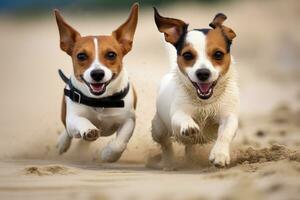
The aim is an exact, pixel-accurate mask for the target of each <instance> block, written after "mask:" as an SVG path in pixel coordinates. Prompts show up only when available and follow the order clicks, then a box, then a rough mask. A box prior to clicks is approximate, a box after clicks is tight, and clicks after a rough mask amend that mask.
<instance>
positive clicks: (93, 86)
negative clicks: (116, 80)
mask: <svg viewBox="0 0 300 200" xmlns="http://www.w3.org/2000/svg"><path fill="white" fill-rule="evenodd" d="M81 79H82V80H83V82H84V83H85V84H86V85H87V86H88V87H89V89H90V92H91V93H92V94H93V95H101V94H103V93H104V92H105V90H106V86H107V85H108V84H109V82H110V81H107V82H104V83H89V82H87V81H86V80H85V79H84V78H83V77H81Z"/></svg>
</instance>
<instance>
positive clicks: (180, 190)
mask: <svg viewBox="0 0 300 200" xmlns="http://www.w3.org/2000/svg"><path fill="white" fill-rule="evenodd" d="M220 11H222V12H224V13H226V14H227V16H228V20H227V21H226V24H227V25H228V26H230V27H231V28H232V29H233V30H234V31H235V32H236V33H237V38H236V40H235V41H234V43H233V47H232V54H233V56H234V58H235V64H234V67H235V68H236V69H237V71H238V73H239V85H240V97H241V111H240V126H239V130H238V134H237V136H236V138H235V139H234V142H233V143H232V148H231V157H232V163H231V166H230V167H228V168H224V169H218V168H215V167H213V166H211V165H210V164H209V162H208V155H209V152H210V149H211V145H210V144H208V145H205V146H199V148H198V150H197V152H195V155H194V158H195V159H194V160H193V163H185V162H184V161H183V160H184V158H183V147H182V146H180V145H178V144H176V158H177V161H178V168H177V170H176V171H160V170H155V169H152V168H149V167H147V166H148V165H147V163H148V160H149V158H151V157H152V156H154V155H156V154H157V153H158V152H159V147H158V146H157V145H156V144H155V143H154V142H153V140H152V138H151V132H150V129H151V128H150V127H151V120H152V118H153V116H154V113H155V97H156V92H157V87H158V85H159V81H160V79H161V78H162V76H163V75H164V74H165V73H166V72H167V71H168V70H169V58H168V53H167V51H166V48H165V44H164V41H163V38H162V35H160V34H159V32H158V31H157V29H156V27H155V24H154V21H153V13H152V10H151V9H150V8H146V9H143V8H142V10H141V15H140V19H139V24H138V28H137V32H136V36H135V40H134V47H133V50H132V51H131V52H130V53H129V54H128V55H127V56H126V57H125V60H124V66H125V67H126V68H127V70H128V72H129V75H130V80H131V81H132V82H133V83H134V85H135V86H136V89H137V93H138V106H137V125H136V128H135V132H134V135H133V137H132V139H131V140H130V142H129V145H128V148H127V149H126V151H125V152H124V154H123V156H122V157H121V159H120V161H118V162H117V163H112V164H107V163H101V161H100V158H99V152H100V151H101V149H102V148H103V147H104V146H105V144H107V142H109V141H110V140H111V138H112V137H113V136H112V137H107V138H99V139H98V140H97V141H95V142H92V143H90V142H86V141H82V140H79V139H78V140H73V143H72V146H71V148H70V150H69V151H68V152H67V153H65V154H63V155H61V156H60V155H58V153H57V149H56V147H55V146H56V141H57V139H58V135H59V134H60V132H61V131H62V130H63V125H62V123H61V122H60V103H61V102H60V101H61V96H62V91H63V87H64V84H63V82H62V81H61V80H60V78H59V76H58V74H57V70H58V69H59V68H60V69H63V71H64V72H65V73H66V74H71V73H72V63H71V59H70V58H69V57H68V56H67V55H66V54H65V53H63V52H62V51H61V50H60V49H59V38H58V31H57V27H56V24H55V20H54V17H53V16H52V13H50V11H49V13H48V15H47V16H43V17H36V18H30V19H27V18H25V19H20V18H14V17H9V16H5V15H1V16H0V35H1V37H0V44H1V46H2V48H0V58H1V68H0V70H1V73H0V90H1V92H2V93H1V100H0V109H1V114H0V119H1V120H0V136H1V140H0V199H3V200H4V199H5V200H6V199H9V200H14V199H31V200H33V199H73V200H75V199H91V200H106V199H107V200H111V199H112V200H113V199H122V200H124V199H131V200H132V199H151V200H153V199H185V200H188V199H224V200H227V199H244V200H247V199H251V200H252V199H258V200H259V199H272V200H273V199H278V200H279V199H300V87H299V85H300V84H299V83H300V79H299V75H300V66H299V63H300V56H299V55H300V29H299V27H297V24H298V23H299V22H298V19H299V17H300V2H299V1H296V0H287V1H281V0H276V1H233V3H230V4H226V5H223V4H220V5H216V6H214V7H210V6H208V5H202V6H201V5H199V4H180V3H179V4H176V5H173V6H171V7H162V8H160V12H161V13H162V14H163V15H165V16H171V17H176V18H180V19H182V20H185V21H187V22H189V24H190V29H193V28H200V27H207V26H208V23H209V22H210V21H211V20H212V18H213V16H214V15H215V14H216V13H218V12H220ZM63 14H64V16H65V18H66V20H67V21H68V22H69V23H70V24H71V25H73V26H74V27H75V28H76V29H77V30H78V31H79V32H81V33H82V34H83V35H87V34H88V35H96V34H110V33H111V31H112V30H114V29H115V28H117V27H118V26H119V25H120V24H121V23H122V22H123V21H124V20H125V18H126V17H127V13H126V12H120V13H116V14H115V15H114V16H112V17H108V14H101V13H99V14H96V13H88V12H87V13H81V15H75V14H71V13H68V12H66V13H63Z"/></svg>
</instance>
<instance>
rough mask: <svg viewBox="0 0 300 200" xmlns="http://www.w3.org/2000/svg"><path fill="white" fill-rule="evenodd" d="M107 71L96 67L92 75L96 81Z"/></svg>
mask: <svg viewBox="0 0 300 200" xmlns="http://www.w3.org/2000/svg"><path fill="white" fill-rule="evenodd" d="M104 75H105V73H104V71H103V70H102V69H94V70H93V71H91V77H92V79H94V81H101V80H102V79H103V77H104Z"/></svg>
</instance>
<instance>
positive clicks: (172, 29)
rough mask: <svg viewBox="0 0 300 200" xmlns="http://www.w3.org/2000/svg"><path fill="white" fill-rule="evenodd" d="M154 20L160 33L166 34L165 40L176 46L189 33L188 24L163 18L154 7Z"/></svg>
mask: <svg viewBox="0 0 300 200" xmlns="http://www.w3.org/2000/svg"><path fill="white" fill-rule="evenodd" d="M154 20H155V23H156V26H157V28H158V30H159V32H161V33H164V35H165V40H166V41H167V42H169V43H171V44H173V45H174V46H176V43H177V42H178V41H179V40H180V38H181V36H182V35H183V34H185V33H186V32H187V27H188V24H186V23H185V22H184V21H181V20H179V19H173V18H167V17H163V16H161V15H160V14H159V13H158V11H157V9H156V8H155V7H154Z"/></svg>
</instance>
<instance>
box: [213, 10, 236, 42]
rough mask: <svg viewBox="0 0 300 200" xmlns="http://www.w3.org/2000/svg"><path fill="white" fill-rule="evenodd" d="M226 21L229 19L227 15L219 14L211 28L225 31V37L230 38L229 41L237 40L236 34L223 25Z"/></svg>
mask: <svg viewBox="0 0 300 200" xmlns="http://www.w3.org/2000/svg"><path fill="white" fill-rule="evenodd" d="M226 19H227V17H226V15H224V14H223V13H218V14H216V16H215V18H214V19H213V21H212V22H211V23H210V24H209V26H210V27H212V28H213V29H216V28H218V27H219V28H221V29H223V31H224V33H225V35H226V36H227V37H228V39H229V40H232V39H233V38H235V36H236V34H235V32H234V31H233V30H232V29H231V28H229V27H227V26H224V25H223V23H224V21H225V20H226Z"/></svg>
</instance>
